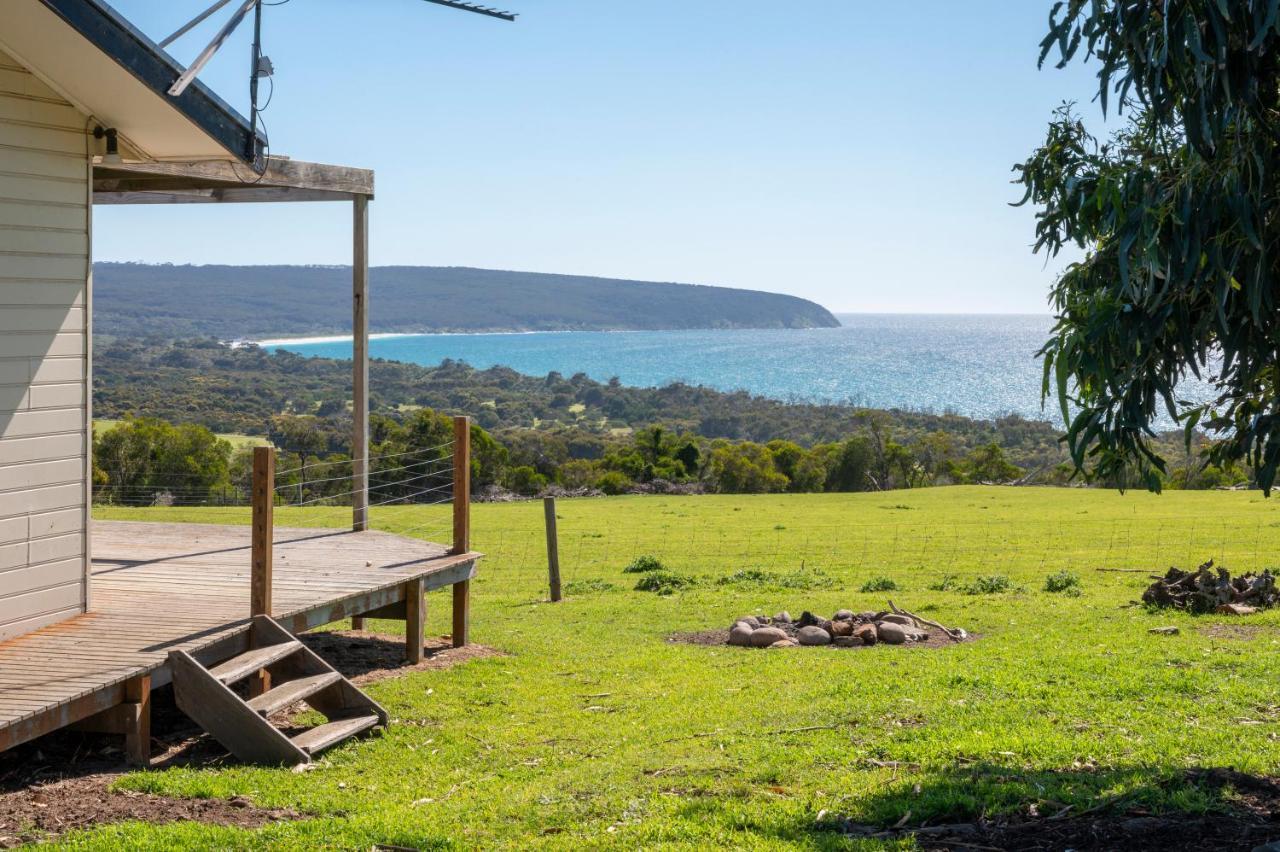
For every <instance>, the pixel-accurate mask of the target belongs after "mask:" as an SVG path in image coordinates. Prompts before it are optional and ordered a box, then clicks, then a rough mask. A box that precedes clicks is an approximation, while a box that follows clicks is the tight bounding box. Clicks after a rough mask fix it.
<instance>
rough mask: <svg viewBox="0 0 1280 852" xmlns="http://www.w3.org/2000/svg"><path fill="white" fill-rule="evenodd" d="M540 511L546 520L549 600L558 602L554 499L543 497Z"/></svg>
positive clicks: (557, 543)
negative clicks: (549, 585) (549, 584)
mask: <svg viewBox="0 0 1280 852" xmlns="http://www.w3.org/2000/svg"><path fill="white" fill-rule="evenodd" d="M542 511H543V514H544V515H546V518H547V576H548V579H549V580H550V582H551V600H552V601H553V602H555V601H559V600H560V537H559V535H558V534H557V533H556V498H554V497H543V498H542Z"/></svg>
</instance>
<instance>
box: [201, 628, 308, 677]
mask: <svg viewBox="0 0 1280 852" xmlns="http://www.w3.org/2000/svg"><path fill="white" fill-rule="evenodd" d="M301 647H302V643H301V642H299V641H298V640H296V639H293V640H291V641H289V642H281V643H280V644H279V645H267V646H266V647H264V648H253V649H252V650H249V651H245V652H244V653H243V654H241V655H240V656H238V657H232V658H231V659H229V660H227V661H226V662H225V663H221V664H219V665H216V666H214V667H213V668H211V669H209V674H211V675H213V676H214V677H216V678H217V679H218V680H220V681H222V682H223V683H225V684H227V685H228V686H229V685H231V684H233V683H235V682H236V681H239V680H244V679H245V678H247V677H248V676H249V675H251V674H253V673H254V672H257V671H261V670H262V669H265V668H266V667H267V666H269V665H271V664H272V663H275V662H278V661H280V660H283V659H284V658H285V657H287V656H289V655H290V654H292V653H293V652H295V651H297V650H298V649H299V648H301Z"/></svg>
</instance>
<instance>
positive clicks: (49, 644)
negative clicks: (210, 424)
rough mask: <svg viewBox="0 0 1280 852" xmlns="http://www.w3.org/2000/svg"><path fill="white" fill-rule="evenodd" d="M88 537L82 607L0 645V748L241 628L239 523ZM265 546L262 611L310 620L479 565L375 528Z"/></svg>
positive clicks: (319, 533) (245, 598) (472, 557)
mask: <svg viewBox="0 0 1280 852" xmlns="http://www.w3.org/2000/svg"><path fill="white" fill-rule="evenodd" d="M92 541H93V556H94V558H93V576H92V600H93V606H92V609H91V611H90V612H88V613H86V614H84V615H82V616H79V617H77V618H73V619H71V620H69V621H63V622H59V623H58V624H54V625H50V626H49V627H45V628H43V629H41V630H37V631H35V632H34V633H29V634H27V635H25V636H20V637H18V638H16V639H11V640H9V641H7V642H0V748H5V747H7V745H12V744H14V742H13V740H14V736H13V735H10V736H8V737H6V735H5V732H6V729H12V730H17V729H18V728H19V727H22V729H23V730H24V731H25V730H30V729H33V727H32V725H31V722H32V720H33V718H36V717H40V716H41V715H43V714H49V715H54V714H60V715H61V716H62V717H68V713H70V715H76V714H75V712H74V711H70V710H69V705H72V703H73V702H77V701H78V700H80V701H81V703H86V704H87V702H84V701H83V699H85V698H86V697H87V696H92V695H94V694H95V693H97V692H102V691H104V690H108V689H110V688H111V687H115V686H118V685H119V684H120V683H122V682H123V681H125V680H127V679H129V678H131V677H135V676H137V675H139V674H143V673H146V672H156V671H157V670H162V669H164V668H165V667H166V661H167V659H168V654H169V651H171V650H174V649H176V648H181V649H183V650H185V651H188V652H195V651H198V650H199V649H201V648H205V647H206V646H209V645H212V644H214V643H216V642H219V641H221V640H224V639H227V638H229V637H234V636H235V635H237V634H240V633H244V632H245V631H246V630H247V629H248V626H249V620H250V619H249V574H250V569H249V552H250V532H249V527H248V526H215V525H206V524H153V523H137V522H128V521H97V522H95V523H94V525H93V539H92ZM274 550H275V563H274V564H275V568H274V584H273V605H272V615H273V616H275V617H276V618H277V619H289V618H296V619H298V620H301V619H303V618H305V619H306V620H307V621H308V623H312V624H315V623H324V621H328V620H330V619H331V618H338V617H341V616H342V615H344V614H350V613H349V610H350V607H351V606H352V605H353V603H354V602H356V601H360V600H364V599H365V598H366V597H371V598H372V599H374V600H375V602H376V604H377V605H379V606H380V605H384V604H386V603H390V602H395V601H399V600H401V599H402V597H403V592H402V589H403V586H404V583H405V582H406V581H407V580H412V579H416V578H419V577H421V578H427V580H428V582H427V585H428V586H431V585H432V583H431V582H430V579H431V578H432V577H433V576H434V577H436V578H437V579H438V580H439V583H438V584H440V585H443V584H446V583H449V582H456V581H457V580H456V577H458V576H461V574H465V575H466V576H470V566H473V565H474V563H475V561H476V559H477V558H478V555H477V554H472V553H469V554H463V555H458V556H454V555H449V554H448V551H447V549H446V548H445V547H443V546H441V545H437V544H432V543H429V542H425V541H419V540H416V539H407V538H402V537H400V536H396V535H392V534H390V533H385V532H377V531H365V532H345V531H344V532H336V531H333V530H323V529H311V530H308V529H284V528H277V529H276V534H275V544H274ZM460 571H461V574H460V573H459V572H460ZM344 602H345V603H346V605H347V607H346V609H344V608H343V604H344ZM161 680H163V679H161ZM71 721H74V719H71ZM55 727H57V725H55ZM23 738H25V736H24V737H23ZM6 740H9V742H8V743H7V745H6Z"/></svg>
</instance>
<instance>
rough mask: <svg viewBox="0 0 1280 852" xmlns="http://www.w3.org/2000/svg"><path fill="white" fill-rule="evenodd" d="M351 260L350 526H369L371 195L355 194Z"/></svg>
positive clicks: (356, 528)
mask: <svg viewBox="0 0 1280 852" xmlns="http://www.w3.org/2000/svg"><path fill="white" fill-rule="evenodd" d="M352 209H353V211H354V217H353V219H354V221H353V223H352V233H353V235H354V243H355V244H354V247H353V251H352V263H351V335H352V352H351V480H352V482H351V490H352V495H351V528H352V529H353V530H355V531H356V532H359V531H360V530H367V529H368V528H369V311H368V303H369V197H368V196H366V195H357V196H354V198H353V200H352Z"/></svg>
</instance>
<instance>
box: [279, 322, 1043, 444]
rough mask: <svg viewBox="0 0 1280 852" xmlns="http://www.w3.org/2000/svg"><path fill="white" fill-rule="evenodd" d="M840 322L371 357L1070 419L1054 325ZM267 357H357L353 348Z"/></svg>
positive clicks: (582, 335)
mask: <svg viewBox="0 0 1280 852" xmlns="http://www.w3.org/2000/svg"><path fill="white" fill-rule="evenodd" d="M840 320H841V322H842V323H844V325H843V326H842V327H840V328H817V329H797V330H788V329H778V330H725V331H714V330H709V331H706V330H699V331H620V332H600V331H563V332H535V333H528V334H415V335H379V336H376V337H375V339H374V340H372V341H371V343H370V351H371V353H372V355H373V356H374V357H376V358H386V359H390V360H396V361H409V362H413V363H417V364H424V365H435V364H439V363H440V362H441V361H442V360H444V359H446V358H453V359H457V360H461V361H466V362H467V363H468V364H471V365H473V366H475V367H481V368H484V367H491V366H494V365H504V366H507V367H511V368H513V369H515V370H517V371H519V372H521V373H526V374H529V375H546V374H547V373H549V372H551V371H556V372H559V373H562V374H564V375H565V376H570V375H573V374H574V373H579V372H582V373H586V374H587V375H588V376H590V377H591V378H593V379H597V380H600V381H607V380H609V379H610V378H612V377H614V376H616V377H617V378H618V379H619V380H620V381H621V382H622V383H623V384H627V385H636V386H642V387H648V386H661V385H665V384H669V383H671V382H677V381H679V382H686V383H689V384H703V385H707V386H709V387H713V388H717V389H719V390H725V391H735V390H745V391H749V392H751V393H753V394H758V395H761V396H767V397H772V398H775V399H781V400H788V401H790V400H795V401H805V402H836V403H851V404H854V405H861V406H868V407H874V408H903V409H910V410H913V411H928V412H935V413H956V414H963V415H967V416H970V417H982V418H990V417H998V416H1001V415H1005V414H1020V415H1022V416H1024V417H1029V418H1035V419H1047V420H1056V419H1058V417H1059V414H1058V410H1057V407H1056V403H1054V402H1053V401H1051V402H1050V404H1049V405H1048V406H1047V407H1045V408H1043V409H1042V408H1041V405H1040V381H1041V370H1042V367H1041V363H1040V361H1039V359H1037V358H1036V352H1037V350H1038V349H1039V348H1040V346H1041V345H1042V344H1043V343H1044V341H1045V340H1046V338H1047V337H1048V335H1049V331H1050V328H1051V327H1052V324H1053V320H1052V318H1051V317H1049V316H1047V315H1045V316H1038V315H1007V314H1000V315H994V314H991V315H986V314H984V315H956V314H945V315H944V314H934V315H928V314H842V315H840ZM262 345H264V346H265V347H266V348H280V349H288V350H290V351H293V352H297V353H299V354H303V355H320V356H325V357H331V358H350V357H351V339H350V338H326V339H311V340H293V341H262Z"/></svg>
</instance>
